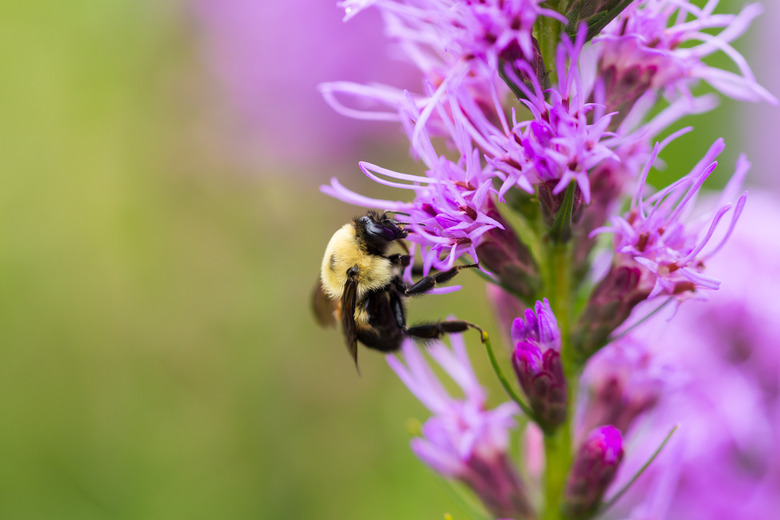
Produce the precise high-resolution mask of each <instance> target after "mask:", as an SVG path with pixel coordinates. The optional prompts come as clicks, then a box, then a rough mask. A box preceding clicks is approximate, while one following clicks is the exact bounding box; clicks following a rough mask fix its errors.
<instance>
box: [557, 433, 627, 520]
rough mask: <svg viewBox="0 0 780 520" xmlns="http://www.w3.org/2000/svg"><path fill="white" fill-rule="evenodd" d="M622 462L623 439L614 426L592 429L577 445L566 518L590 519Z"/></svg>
mask: <svg viewBox="0 0 780 520" xmlns="http://www.w3.org/2000/svg"><path fill="white" fill-rule="evenodd" d="M622 460H623V437H622V436H621V435H620V430H618V429H617V428H615V427H614V426H602V427H600V428H597V429H595V430H593V431H592V432H591V433H590V434H589V435H588V438H587V439H585V442H583V443H582V446H580V449H579V451H578V452H577V455H576V456H575V458H574V463H573V464H572V467H571V472H570V473H569V480H568V483H567V484H566V492H565V497H564V506H563V507H564V511H565V514H566V518H571V519H573V520H580V519H586V518H590V516H591V515H592V514H593V512H594V511H595V510H596V508H597V507H598V505H599V502H600V501H601V498H602V497H603V496H604V492H605V491H606V490H607V488H608V487H609V485H610V484H611V483H612V480H613V479H614V478H615V474H616V473H617V470H618V467H619V466H620V462H621V461H622Z"/></svg>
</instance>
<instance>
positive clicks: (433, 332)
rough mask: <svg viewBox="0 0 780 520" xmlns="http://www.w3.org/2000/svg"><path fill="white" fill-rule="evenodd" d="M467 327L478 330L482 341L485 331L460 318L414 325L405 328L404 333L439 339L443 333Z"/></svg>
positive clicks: (421, 337) (466, 328) (463, 330)
mask: <svg viewBox="0 0 780 520" xmlns="http://www.w3.org/2000/svg"><path fill="white" fill-rule="evenodd" d="M468 329H476V330H478V331H479V333H480V336H481V337H482V338H483V339H482V341H484V336H485V332H484V331H483V330H482V329H481V328H480V327H478V326H477V325H474V324H473V323H469V322H468V321H462V320H447V321H440V322H438V323H425V324H422V325H414V326H413V327H409V328H408V329H406V335H407V336H411V337H413V338H419V339H439V338H440V337H442V336H443V335H444V334H453V333H458V332H465V331H467V330H468Z"/></svg>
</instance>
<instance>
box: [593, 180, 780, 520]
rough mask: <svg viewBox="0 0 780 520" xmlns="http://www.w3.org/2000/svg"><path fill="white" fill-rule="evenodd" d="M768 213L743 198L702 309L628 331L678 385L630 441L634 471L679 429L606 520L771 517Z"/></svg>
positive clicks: (774, 259) (774, 414)
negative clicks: (645, 341)
mask: <svg viewBox="0 0 780 520" xmlns="http://www.w3.org/2000/svg"><path fill="white" fill-rule="evenodd" d="M778 208H780V200H778V198H777V196H771V195H770V194H768V193H762V192H760V191H757V190H752V191H751V194H750V201H749V203H748V205H747V206H746V207H745V211H744V212H743V215H742V217H741V218H740V222H739V224H738V225H737V226H736V228H735V230H734V233H733V234H732V236H731V238H730V239H729V243H728V244H727V245H726V246H725V247H724V248H723V249H722V250H721V252H720V253H719V254H718V256H717V257H715V258H713V259H712V261H711V262H710V265H709V266H708V269H709V270H711V271H712V272H713V273H714V274H715V275H717V276H718V277H719V278H720V279H721V282H722V287H721V289H720V290H718V292H717V293H714V294H713V295H712V296H711V297H710V299H709V300H708V301H707V302H706V304H702V303H700V302H696V303H694V304H691V305H684V306H681V308H680V309H679V311H678V312H677V314H676V315H675V317H674V319H673V320H671V321H669V320H667V319H666V318H665V317H663V316H659V317H658V318H653V319H652V320H650V321H648V322H647V324H646V325H643V326H641V327H640V328H637V332H642V333H643V334H644V335H645V336H649V337H651V338H652V345H653V347H654V349H653V350H654V352H653V355H654V356H656V357H659V358H662V360H663V363H664V364H667V365H674V367H675V370H676V372H678V373H679V374H680V375H681V381H680V384H679V385H678V386H677V388H675V390H674V392H673V393H670V394H669V396H668V398H665V399H662V400H661V401H660V402H659V403H658V404H657V406H656V408H655V409H654V410H653V411H651V412H650V413H649V416H648V418H647V421H646V422H645V423H644V427H643V428H642V429H641V430H640V429H638V430H637V431H636V432H635V434H636V436H635V437H634V439H633V440H634V441H636V442H634V443H633V444H635V445H636V446H637V453H636V455H637V457H636V459H637V463H638V464H641V462H642V461H643V460H645V459H646V457H647V456H648V454H649V453H650V452H651V451H652V450H653V449H654V448H655V445H656V442H657V440H656V439H658V437H659V436H662V435H663V434H664V433H665V430H668V427H669V425H670V424H673V423H675V422H679V423H680V429H679V431H678V432H677V433H676V434H675V439H673V441H674V444H673V445H671V446H669V448H670V451H669V452H668V453H666V452H665V453H662V454H661V456H659V457H658V459H657V460H656V461H655V462H653V464H652V465H651V466H650V468H649V470H648V474H647V475H644V476H643V477H642V479H640V481H638V482H637V486H638V487H637V488H636V489H632V490H630V491H629V493H628V495H627V496H626V497H625V499H622V500H621V501H620V502H619V503H618V504H617V505H618V506H620V505H621V504H622V505H623V507H621V508H620V509H619V510H618V509H616V511H615V513H616V514H615V515H614V517H613V518H626V517H628V516H629V511H630V510H631V509H634V515H633V516H631V518H635V517H636V518H641V519H644V518H648V519H649V518H664V519H668V520H709V519H712V518H729V519H730V518H751V519H756V520H772V519H774V518H776V517H777V511H779V510H780V458H778V457H776V456H774V453H775V451H776V449H777V446H778V444H779V443H780V392H778V389H779V388H780V384H779V382H780V349H778V348H777V344H778V338H780V321H778V319H777V317H778V316H780V302H779V301H778V298H777V294H778V293H780V277H778V276H777V273H778V272H780V241H778V240H776V239H775V240H772V239H768V236H767V232H766V230H767V225H768V223H772V222H777V221H778V220H780V210H778ZM594 359H595V358H594ZM642 452H644V453H642ZM630 458H633V454H632V457H630ZM626 462H628V458H627V460H626ZM625 469H626V470H628V467H626V468H625ZM627 473H629V474H630V473H631V472H630V471H627ZM637 503H638V504H639V505H638V507H634V506H635V505H636V504H637ZM621 513H622V515H621Z"/></svg>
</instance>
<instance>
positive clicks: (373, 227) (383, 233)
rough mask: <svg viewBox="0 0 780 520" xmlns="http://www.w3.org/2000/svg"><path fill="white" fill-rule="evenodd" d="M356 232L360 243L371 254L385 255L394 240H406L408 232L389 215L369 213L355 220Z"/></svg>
mask: <svg viewBox="0 0 780 520" xmlns="http://www.w3.org/2000/svg"><path fill="white" fill-rule="evenodd" d="M355 232H356V236H357V239H358V241H359V242H360V243H361V244H362V245H364V246H365V248H366V250H367V251H368V252H369V253H371V254H379V255H381V254H384V253H385V252H386V251H387V247H388V246H389V245H390V243H391V242H393V241H394V240H399V239H402V238H406V235H407V234H408V233H407V231H406V230H405V229H404V228H402V227H401V226H400V225H399V224H398V222H396V221H395V220H393V219H391V218H389V217H388V216H387V213H381V214H380V213H377V212H376V211H369V212H368V213H366V214H365V215H364V216H362V217H359V218H356V219H355Z"/></svg>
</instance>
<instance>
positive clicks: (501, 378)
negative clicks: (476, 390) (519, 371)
mask: <svg viewBox="0 0 780 520" xmlns="http://www.w3.org/2000/svg"><path fill="white" fill-rule="evenodd" d="M482 342H483V343H484V344H485V347H486V348H487V352H488V357H489V358H490V364H491V365H492V366H493V371H494V372H495V373H496V375H497V376H498V380H499V381H501V386H503V387H504V391H506V393H507V395H509V397H510V398H511V399H512V400H513V401H514V402H516V403H517V404H518V406H520V408H521V409H522V410H523V412H524V413H525V414H526V415H527V416H528V417H531V418H533V417H534V413H533V411H531V408H530V407H529V406H528V405H527V404H525V403H524V402H523V400H522V399H520V396H519V395H517V392H515V390H514V388H512V385H510V384H509V381H507V379H506V377H504V372H503V371H502V370H501V366H499V364H498V360H497V359H496V355H495V353H494V352H493V345H492V344H491V343H490V338H489V337H488V335H487V334H485V333H484V332H483V333H482Z"/></svg>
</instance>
